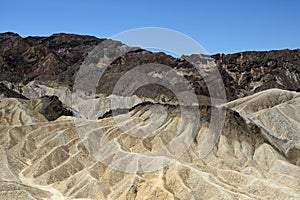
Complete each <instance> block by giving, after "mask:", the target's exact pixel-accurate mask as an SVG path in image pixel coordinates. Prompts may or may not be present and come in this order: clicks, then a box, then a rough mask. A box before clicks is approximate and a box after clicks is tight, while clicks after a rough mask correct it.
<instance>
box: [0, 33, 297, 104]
mask: <svg viewBox="0 0 300 200" xmlns="http://www.w3.org/2000/svg"><path fill="white" fill-rule="evenodd" d="M102 41H104V39H98V38H96V37H92V36H81V35H74V34H54V35H52V36H50V37H25V38H22V37H20V36H19V35H17V34H15V33H2V34H0V81H3V80H6V81H9V82H23V83H28V82H29V81H31V80H37V81H41V82H44V83H47V84H59V85H68V86H70V87H72V85H73V81H74V77H75V74H76V71H77V70H78V67H79V66H80V64H81V63H82V62H83V60H84V59H85V58H86V56H87V55H88V53H89V52H90V51H91V50H92V49H93V48H94V47H96V46H97V45H99V44H100V43H101V42H102ZM211 57H212V58H213V59H214V60H215V63H216V65H217V68H218V69H219V71H220V73H221V75H222V78H223V82H224V85H225V89H226V95H227V99H228V100H233V99H237V98H239V97H243V96H248V95H251V94H254V93H256V92H259V91H263V90H266V89H269V88H280V89H286V90H295V91H296V90H299V89H300V88H299V83H300V76H299V74H300V73H299V70H300V69H299V67H298V66H300V50H299V49H298V50H279V51H269V52H242V53H236V54H229V55H224V54H217V55H213V56H211ZM204 60H205V59H204ZM147 63H159V64H164V65H167V66H170V67H172V68H174V69H176V70H181V71H185V74H184V77H185V78H186V79H187V80H188V81H190V82H191V85H192V86H193V88H194V89H195V91H196V94H199V95H205V96H209V92H208V90H207V87H206V84H205V82H204V81H203V79H202V77H201V76H200V75H199V74H198V73H197V72H196V70H195V68H194V67H193V66H192V65H191V63H189V62H188V61H187V60H186V59H183V58H173V57H172V56H169V55H166V54H164V53H152V52H149V51H145V50H137V51H133V52H129V53H127V54H126V55H124V56H123V57H122V58H117V59H116V60H115V61H113V62H112V64H111V67H109V68H108V70H107V71H106V72H105V76H104V77H103V78H102V79H101V80H100V83H99V86H98V92H101V93H108V94H109V93H111V92H112V89H113V88H114V84H115V83H116V82H117V81H118V79H119V78H120V77H121V76H122V75H123V74H124V73H125V72H126V71H128V70H130V69H132V68H134V67H136V66H138V65H141V64H147ZM188 74H192V75H188ZM212 85H214V84H212ZM153 90H154V92H152V91H153ZM156 90H160V91H164V93H166V94H168V95H169V94H170V91H167V90H166V89H165V88H162V87H161V86H155V87H153V86H152V85H149V86H144V87H143V88H140V89H139V90H138V91H137V94H138V95H142V96H149V97H154V96H155V94H157V92H155V91H156Z"/></svg>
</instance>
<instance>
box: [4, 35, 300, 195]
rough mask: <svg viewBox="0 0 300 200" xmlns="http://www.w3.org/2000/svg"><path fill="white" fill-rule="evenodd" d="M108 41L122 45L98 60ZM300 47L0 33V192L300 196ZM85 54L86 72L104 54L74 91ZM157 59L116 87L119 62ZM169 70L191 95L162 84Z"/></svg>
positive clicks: (128, 66)
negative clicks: (191, 50)
mask: <svg viewBox="0 0 300 200" xmlns="http://www.w3.org/2000/svg"><path fill="white" fill-rule="evenodd" d="M105 42H108V43H107V44H108V47H109V48H108V47H107V48H108V49H118V50H120V52H122V51H123V50H127V53H125V54H122V56H119V57H117V58H116V59H113V60H110V54H107V55H106V57H105V59H102V60H101V59H100V60H97V59H96V57H94V56H93V54H101V52H102V49H101V48H100V49H97V45H99V44H102V43H105ZM105 45H106V44H105ZM100 47H101V45H100ZM95 48H96V49H95ZM98 48H99V46H98ZM87 56H90V59H86V58H87ZM299 56H300V51H299V50H280V51H270V52H243V53H237V54H231V55H221V54H220V55H213V56H211V57H210V56H205V55H191V56H182V57H181V58H173V57H171V56H169V55H166V54H164V53H152V52H149V51H146V50H143V49H139V48H131V47H127V46H125V45H124V44H121V43H119V42H114V41H108V40H105V39H98V38H95V37H91V36H79V35H69V34H55V35H53V36H50V37H27V38H22V37H20V36H19V35H17V34H13V33H3V34H0V81H1V83H0V93H1V98H0V157H1V161H2V162H1V163H0V198H1V199H53V200H59V199H78V200H79V199H128V200H131V199H138V200H139V199H175V200H178V199H195V200H199V199H300V135H299V132H300V115H299V110H300V107H299V106H300V93H299V81H300V73H299V71H298V70H299V66H300V57H299ZM199 62H200V65H199V67H200V68H201V70H203V71H202V74H200V73H199V71H197V70H195V68H194V65H195V64H197V63H199ZM82 63H85V65H84V66H87V67H89V66H92V67H91V68H85V69H86V70H87V72H88V73H85V74H84V75H85V76H84V78H83V80H84V82H88V83H94V82H93V74H94V72H95V71H89V70H90V69H94V68H93V64H95V63H96V64H97V68H96V71H97V70H101V66H102V65H103V64H105V63H108V64H109V66H108V68H107V69H106V70H105V72H104V73H103V75H102V78H101V79H100V80H99V81H97V84H96V86H95V87H94V89H95V91H94V94H90V91H81V90H79V91H77V90H76V89H82V88H77V86H78V85H76V84H78V82H76V81H77V79H76V78H78V74H80V73H81V71H80V70H82ZM211 63H214V64H215V67H216V68H213V67H212V66H211ZM159 64H161V65H165V66H169V67H170V68H159V69H160V71H159V72H157V73H152V72H151V70H150V71H146V76H143V75H142V74H141V75H140V76H136V79H134V80H132V79H130V81H129V82H128V81H127V82H126V81H125V82H124V83H128V87H127V85H126V84H125V85H124V88H121V89H120V90H118V92H117V93H116V92H115V87H116V85H117V84H118V80H120V79H122V78H124V77H126V74H127V72H130V71H132V70H134V69H135V68H136V67H137V66H141V65H145V66H150V67H152V69H153V68H155V67H156V66H158V65H159ZM150 69H151V68H150ZM216 69H217V70H218V71H219V72H220V74H221V77H222V81H223V83H224V93H225V94H226V98H227V102H226V101H223V100H222V99H221V100H222V101H221V100H220V99H218V98H220V97H221V94H211V93H210V91H211V90H210V88H209V87H212V86H213V88H217V89H220V88H221V89H222V85H221V84H220V82H219V81H218V80H217V79H216V77H215V76H214V75H215V74H214V72H215V71H214V70H216ZM172 70H175V71H176V74H177V75H178V76H179V78H178V79H170V80H171V81H178V80H181V79H180V77H181V78H185V80H187V83H188V85H190V89H193V91H194V93H195V99H185V98H184V97H185V96H187V97H191V96H189V95H187V94H189V93H187V92H188V91H186V88H185V87H183V86H184V82H179V83H180V84H175V86H174V88H173V90H170V89H168V88H166V87H163V86H162V85H163V84H165V82H164V80H167V79H168V78H170V77H171V78H172V77H173V74H172V73H171V71H172ZM138 72H140V71H138ZM136 73H137V72H136ZM170 74H171V75H170ZM174 76H175V75H174ZM158 79H162V80H163V81H162V82H161V83H162V85H158V84H146V85H143V86H142V87H139V88H138V89H137V90H135V91H134V92H133V93H132V91H133V90H134V89H135V88H136V87H138V86H139V85H140V83H141V82H142V81H145V82H146V80H155V81H156V80H158ZM96 80H97V79H96ZM79 83H80V82H79ZM79 86H82V85H81V84H79ZM85 89H90V87H89V85H87V88H85ZM174 91H176V94H174ZM126 94H127V95H126ZM192 97H193V96H192ZM181 98H182V99H181ZM181 100H182V101H181ZM217 100H220V101H217ZM184 102H188V104H184ZM218 130H220V132H218Z"/></svg>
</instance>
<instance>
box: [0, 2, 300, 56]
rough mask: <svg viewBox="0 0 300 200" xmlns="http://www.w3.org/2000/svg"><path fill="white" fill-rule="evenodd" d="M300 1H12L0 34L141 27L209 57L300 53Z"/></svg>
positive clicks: (4, 6) (2, 15)
mask: <svg viewBox="0 0 300 200" xmlns="http://www.w3.org/2000/svg"><path fill="white" fill-rule="evenodd" d="M299 10H300V1H298V0H281V1H280V0H260V1H259V0H247V1H246V0H223V1H221V0H219V1H214V0H212V1H209V0H206V1H201V0H199V1H196V0H195V1H193V0H191V1H188V0H186V1H183V0H182V1H179V0H178V1H177V0H173V1H168V0H165V1H164V0H148V1H146V0H127V1H125V0H123V1H122V0H118V1H117V0H110V1H100V0H86V1H83V0H51V1H46V0H45V1H42V0H39V1H38V0H28V1H24V0H6V1H4V2H1V12H0V32H6V31H13V32H17V33H19V34H20V35H22V36H28V35H51V34H53V33H58V32H67V33H78V34H89V35H94V36H97V37H101V38H103V37H110V36H112V35H114V34H117V33H119V32H122V31H125V30H129V29H134V28H141V27H163V28H169V29H173V30H176V31H179V32H182V33H184V34H186V35H188V36H190V37H192V38H193V39H195V40H196V41H197V42H198V43H200V44H201V45H202V46H203V47H204V48H205V49H206V50H207V52H208V53H210V54H213V53H218V52H220V53H234V52H239V51H246V50H270V49H284V48H290V49H295V48H300V11H299Z"/></svg>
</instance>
